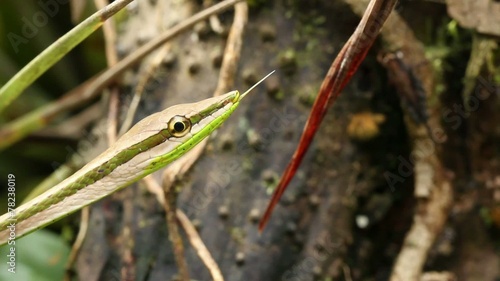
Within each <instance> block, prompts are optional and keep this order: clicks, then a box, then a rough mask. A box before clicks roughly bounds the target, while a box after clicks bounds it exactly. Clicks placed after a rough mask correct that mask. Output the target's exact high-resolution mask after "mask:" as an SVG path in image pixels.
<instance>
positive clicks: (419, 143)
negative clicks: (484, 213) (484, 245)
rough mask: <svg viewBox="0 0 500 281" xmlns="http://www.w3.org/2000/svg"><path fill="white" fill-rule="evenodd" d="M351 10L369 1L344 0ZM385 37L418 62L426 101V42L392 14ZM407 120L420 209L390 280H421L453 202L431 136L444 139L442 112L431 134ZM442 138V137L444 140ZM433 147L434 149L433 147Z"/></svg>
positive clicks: (433, 118) (434, 117) (429, 85)
mask: <svg viewBox="0 0 500 281" xmlns="http://www.w3.org/2000/svg"><path fill="white" fill-rule="evenodd" d="M345 1H346V2H347V3H348V4H349V5H351V7H352V9H353V10H354V11H355V12H356V13H357V14H361V13H362V11H363V9H364V8H363V7H364V6H366V3H367V2H368V1H366V0H365V1H359V0H345ZM381 35H382V39H383V40H384V41H385V43H386V45H387V47H386V48H387V50H389V51H393V50H396V49H399V50H401V51H402V52H403V53H404V54H405V63H407V64H408V65H413V66H415V65H419V68H418V69H416V70H415V74H416V76H417V78H418V79H420V80H421V82H422V86H423V88H424V90H425V92H426V93H427V97H426V99H427V101H429V99H431V98H433V95H434V84H435V81H434V80H435V78H434V76H433V75H434V71H433V69H432V67H431V64H430V63H428V61H427V59H426V57H425V53H424V46H423V44H422V43H421V42H420V41H418V40H417V38H416V37H415V36H414V34H413V32H412V30H411V29H410V28H409V27H408V25H407V24H406V22H404V20H403V19H402V18H401V17H400V16H399V15H398V14H397V13H393V14H392V15H391V16H390V17H389V18H388V19H387V22H386V24H385V26H384V28H383V29H382V33H381ZM405 115H406V116H405V121H406V125H407V128H408V133H409V135H410V138H411V143H412V155H414V156H415V159H414V161H415V162H414V178H415V197H416V198H417V208H416V212H415V215H414V218H413V225H412V227H411V229H410V230H409V232H408V233H407V235H406V238H405V241H404V243H403V246H402V249H401V251H400V253H399V255H398V257H397V259H396V262H395V264H394V268H393V271H392V275H391V278H390V280H391V281H418V280H420V276H421V274H422V269H423V266H424V263H425V261H426V258H427V255H428V253H429V250H430V248H431V246H432V244H433V243H434V241H435V239H436V237H437V235H438V234H439V233H440V232H441V230H442V228H443V226H444V224H445V222H446V220H447V218H448V211H449V208H450V206H451V203H452V198H453V192H452V188H451V183H450V179H449V178H448V177H447V176H446V171H445V168H444V167H443V164H442V162H441V160H440V159H439V157H438V155H437V153H436V152H437V151H438V148H439V147H436V146H437V145H438V144H439V143H435V142H434V141H433V140H432V138H433V137H436V139H437V140H439V139H441V138H440V137H439V136H437V135H438V134H441V135H442V134H443V130H442V129H441V128H440V127H439V126H438V124H439V120H440V115H439V112H438V111H436V110H430V114H429V123H430V124H432V126H431V127H432V128H433V129H432V130H431V134H434V135H430V134H428V133H427V130H426V128H425V126H424V125H423V124H416V123H415V122H414V121H413V120H412V119H411V118H410V117H409V113H408V112H407V111H406V112H405ZM441 140H442V139H441ZM431 149H432V150H431Z"/></svg>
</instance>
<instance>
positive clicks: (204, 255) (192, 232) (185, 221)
mask: <svg viewBox="0 0 500 281" xmlns="http://www.w3.org/2000/svg"><path fill="white" fill-rule="evenodd" d="M177 219H178V220H179V223H180V224H181V225H182V228H183V229H184V231H185V232H186V235H187V237H188V240H189V242H190V243H191V246H193V248H194V249H195V250H196V253H197V254H198V256H199V257H200V259H201V260H202V261H203V263H204V264H205V266H206V267H207V269H208V271H209V272H210V275H212V279H213V280H214V281H224V277H222V272H221V271H220V268H219V266H218V265H217V263H216V262H215V260H214V258H213V257H212V255H211V254H210V251H209V250H208V249H207V247H206V246H205V244H204V243H203V240H201V237H200V235H198V231H196V228H195V227H194V225H193V224H192V223H191V221H190V220H189V218H188V217H187V216H186V214H184V212H183V211H182V210H179V209H177Z"/></svg>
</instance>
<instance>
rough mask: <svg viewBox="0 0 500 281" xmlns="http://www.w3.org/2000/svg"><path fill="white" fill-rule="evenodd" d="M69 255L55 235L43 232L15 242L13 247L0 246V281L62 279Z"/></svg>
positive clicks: (40, 231) (64, 245)
mask: <svg viewBox="0 0 500 281" xmlns="http://www.w3.org/2000/svg"><path fill="white" fill-rule="evenodd" d="M12 250H14V251H12ZM69 252H70V248H69V246H68V245H67V244H66V243H65V242H64V241H63V240H62V239H61V238H60V237H59V236H58V235H55V234H53V233H52V232H49V231H47V230H43V229H42V230H39V231H37V232H34V233H33V234H30V235H28V236H26V237H23V238H20V239H16V240H15V245H4V246H1V247H0V260H1V261H2V262H1V263H0V280H37V281H53V280H62V279H63V276H64V266H65V264H66V260H67V259H68V256H69ZM8 255H11V257H9V256H8ZM9 261H12V263H11V264H9ZM12 266H14V267H12ZM9 268H11V270H10V271H12V269H14V271H15V273H13V272H10V271H9Z"/></svg>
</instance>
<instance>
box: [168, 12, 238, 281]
mask: <svg viewBox="0 0 500 281" xmlns="http://www.w3.org/2000/svg"><path fill="white" fill-rule="evenodd" d="M247 19H248V7H247V4H246V3H245V2H242V3H238V4H236V5H235V15H234V22H233V25H232V27H231V31H230V33H229V37H228V39H227V44H226V51H225V55H224V59H223V62H222V66H221V72H220V75H219V81H218V83H217V88H216V90H215V92H214V96H218V95H221V94H223V93H224V92H226V91H229V89H230V88H231V87H232V85H233V83H234V76H235V74H236V70H237V64H238V61H239V58H240V53H241V46H242V40H243V31H244V29H245V25H246V22H247ZM206 144H207V140H206V139H205V140H204V141H202V142H201V143H199V144H198V145H197V146H196V147H195V148H193V149H192V150H191V151H189V152H188V153H186V155H184V157H182V158H180V159H179V160H177V161H175V162H174V163H172V164H171V165H170V166H168V167H167V169H165V171H164V172H163V188H164V193H165V199H166V200H165V202H166V203H165V204H164V206H165V211H166V212H167V214H166V216H167V226H168V229H169V234H170V237H171V240H172V243H173V246H174V252H175V253H174V254H175V258H176V261H177V265H178V267H179V271H180V273H181V277H182V278H184V280H187V279H185V278H187V276H188V273H187V265H185V260H184V258H183V257H184V254H183V251H184V248H183V245H182V240H181V239H180V235H179V233H178V228H177V224H176V221H175V213H176V211H175V207H176V206H175V200H176V193H175V190H174V185H175V183H176V180H177V179H180V178H182V177H183V176H184V174H185V173H186V172H187V171H188V170H189V169H190V168H191V166H192V165H193V164H194V163H195V162H196V160H197V159H198V158H199V156H200V155H201V153H202V152H203V150H204V148H205V146H206ZM209 270H210V268H209Z"/></svg>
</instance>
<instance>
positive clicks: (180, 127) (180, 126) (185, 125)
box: [168, 115, 191, 138]
mask: <svg viewBox="0 0 500 281" xmlns="http://www.w3.org/2000/svg"><path fill="white" fill-rule="evenodd" d="M190 130H191V121H189V119H187V118H186V117H184V116H179V115H176V116H174V117H172V119H170V121H168V131H169V132H170V134H171V135H172V136H174V137H176V138H179V137H183V136H185V135H186V134H187V133H189V131H190Z"/></svg>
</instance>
